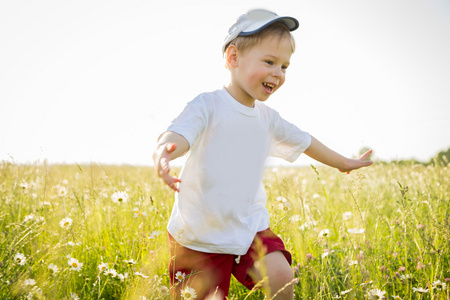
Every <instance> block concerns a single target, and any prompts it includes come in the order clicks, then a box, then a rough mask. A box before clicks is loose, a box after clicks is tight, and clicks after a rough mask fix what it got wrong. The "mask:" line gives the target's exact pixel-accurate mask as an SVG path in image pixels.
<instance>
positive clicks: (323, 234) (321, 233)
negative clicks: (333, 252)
mask: <svg viewBox="0 0 450 300" xmlns="http://www.w3.org/2000/svg"><path fill="white" fill-rule="evenodd" d="M329 235H330V230H329V229H324V230H321V231H320V232H319V237H327V236H329Z"/></svg>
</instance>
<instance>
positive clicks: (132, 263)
mask: <svg viewBox="0 0 450 300" xmlns="http://www.w3.org/2000/svg"><path fill="white" fill-rule="evenodd" d="M124 262H126V263H127V264H128V265H135V264H136V261H135V260H134V259H133V258H131V259H129V260H124Z"/></svg>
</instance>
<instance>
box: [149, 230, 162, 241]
mask: <svg viewBox="0 0 450 300" xmlns="http://www.w3.org/2000/svg"><path fill="white" fill-rule="evenodd" d="M160 233H161V232H159V231H158V230H154V231H153V232H152V233H150V234H149V235H148V239H149V240H151V239H156V238H157V237H158V235H159V234H160Z"/></svg>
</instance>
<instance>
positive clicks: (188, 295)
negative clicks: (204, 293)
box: [181, 286, 197, 299]
mask: <svg viewBox="0 0 450 300" xmlns="http://www.w3.org/2000/svg"><path fill="white" fill-rule="evenodd" d="M181 297H183V299H195V298H197V293H196V292H195V290H194V289H193V288H191V287H188V286H187V287H186V288H185V289H184V290H181Z"/></svg>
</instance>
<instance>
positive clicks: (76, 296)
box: [70, 293, 80, 300]
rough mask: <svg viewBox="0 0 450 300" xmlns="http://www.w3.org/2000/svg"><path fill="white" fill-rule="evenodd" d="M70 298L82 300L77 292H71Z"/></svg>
mask: <svg viewBox="0 0 450 300" xmlns="http://www.w3.org/2000/svg"><path fill="white" fill-rule="evenodd" d="M70 298H71V299H73V300H80V297H78V295H77V294H75V293H70Z"/></svg>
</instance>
